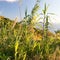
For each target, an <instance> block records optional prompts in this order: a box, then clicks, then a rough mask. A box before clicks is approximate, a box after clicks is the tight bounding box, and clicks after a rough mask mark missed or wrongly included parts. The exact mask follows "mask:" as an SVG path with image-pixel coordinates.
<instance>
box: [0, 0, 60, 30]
mask: <svg viewBox="0 0 60 60" xmlns="http://www.w3.org/2000/svg"><path fill="white" fill-rule="evenodd" d="M35 3H36V0H20V3H18V0H0V15H1V16H5V17H8V18H10V19H12V20H14V19H15V18H16V17H18V18H20V12H21V18H23V17H24V12H25V9H26V8H27V10H28V14H30V13H31V10H32V8H33V7H34V5H35ZM45 3H46V4H47V6H49V7H48V13H54V14H55V15H53V16H51V17H52V18H51V20H50V22H51V23H54V26H55V27H56V28H54V29H60V27H59V26H60V7H59V6H60V0H40V8H41V10H42V9H43V8H44V4H45ZM19 21H20V19H19Z"/></svg>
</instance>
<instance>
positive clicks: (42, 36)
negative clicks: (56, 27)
mask: <svg viewBox="0 0 60 60" xmlns="http://www.w3.org/2000/svg"><path fill="white" fill-rule="evenodd" d="M38 10H39V4H38V3H36V4H35V6H34V8H33V9H32V11H31V14H30V15H28V14H27V10H26V11H25V17H24V18H23V20H22V21H20V22H17V21H16V20H17V19H15V20H14V21H13V20H10V19H9V18H5V17H3V16H0V60H60V35H59V37H58V34H60V32H58V31H56V32H55V33H56V34H55V33H53V32H51V31H50V30H49V29H48V28H49V22H48V20H49V17H48V15H47V13H46V12H47V11H46V10H47V6H46V4H45V7H44V10H43V13H42V15H43V18H42V19H43V20H44V21H43V27H42V29H40V28H41V24H40V22H39V20H40V18H41V17H39V16H40V14H38V13H37V11H38ZM37 26H38V27H37Z"/></svg>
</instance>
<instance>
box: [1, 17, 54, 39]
mask: <svg viewBox="0 0 60 60" xmlns="http://www.w3.org/2000/svg"><path fill="white" fill-rule="evenodd" d="M20 24H21V22H16V21H13V20H10V19H9V18H5V17H4V16H0V33H2V32H1V31H2V28H6V30H11V29H12V28H13V30H17V31H19V28H20ZM21 25H22V24H21ZM29 28H30V26H28V29H29ZM28 31H30V32H32V33H34V36H33V39H34V40H39V39H41V38H42V36H43V30H40V29H37V28H30V29H29V30H28ZM7 33H8V32H7ZM48 36H54V34H53V33H52V32H50V31H48Z"/></svg>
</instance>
